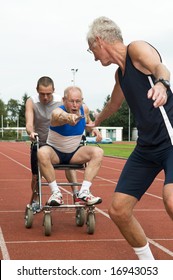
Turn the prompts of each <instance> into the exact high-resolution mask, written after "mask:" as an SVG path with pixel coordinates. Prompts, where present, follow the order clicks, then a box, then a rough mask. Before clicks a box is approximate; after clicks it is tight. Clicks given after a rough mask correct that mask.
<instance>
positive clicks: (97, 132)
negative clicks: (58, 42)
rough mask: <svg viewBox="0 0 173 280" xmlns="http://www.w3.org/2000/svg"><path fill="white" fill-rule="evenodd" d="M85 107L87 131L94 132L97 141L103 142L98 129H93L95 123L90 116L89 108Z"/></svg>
mask: <svg viewBox="0 0 173 280" xmlns="http://www.w3.org/2000/svg"><path fill="white" fill-rule="evenodd" d="M83 106H84V112H85V120H86V130H87V131H88V132H92V135H93V136H96V141H97V142H100V141H101V140H102V135H101V133H100V131H99V130H98V129H97V128H96V127H93V122H92V120H91V118H90V115H89V108H88V107H87V106H86V105H85V104H84V105H83ZM90 125H91V126H90Z"/></svg>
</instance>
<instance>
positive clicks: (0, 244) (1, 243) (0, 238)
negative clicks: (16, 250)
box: [0, 227, 10, 260]
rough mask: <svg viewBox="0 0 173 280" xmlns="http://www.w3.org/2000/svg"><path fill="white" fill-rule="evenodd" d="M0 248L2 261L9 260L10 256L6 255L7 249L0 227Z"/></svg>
mask: <svg viewBox="0 0 173 280" xmlns="http://www.w3.org/2000/svg"><path fill="white" fill-rule="evenodd" d="M0 248H1V252H2V257H3V260H10V255H9V253H8V249H7V246H6V243H5V240H4V236H3V233H2V229H1V227H0Z"/></svg>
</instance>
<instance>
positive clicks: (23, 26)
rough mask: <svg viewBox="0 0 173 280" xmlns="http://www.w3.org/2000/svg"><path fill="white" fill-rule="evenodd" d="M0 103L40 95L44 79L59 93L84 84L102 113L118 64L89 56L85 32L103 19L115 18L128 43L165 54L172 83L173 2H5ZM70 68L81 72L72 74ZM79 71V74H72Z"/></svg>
mask: <svg viewBox="0 0 173 280" xmlns="http://www.w3.org/2000/svg"><path fill="white" fill-rule="evenodd" d="M0 3H1V9H0V36H1V37H0V41H1V43H0V99H2V100H3V101H4V102H5V103H7V102H8V100H10V99H11V98H13V99H17V100H19V101H21V100H22V96H23V95H24V94H25V93H27V94H28V96H30V95H33V94H35V93H36V89H35V88H36V83H37V80H38V79H39V78H40V77H41V76H44V75H46V76H50V77H51V78H52V79H53V80H54V83H55V92H56V93H58V94H61V95H63V92H64V89H65V88H66V87H67V86H70V85H73V78H74V77H75V81H74V82H75V85H77V86H79V87H80V88H81V89H82V91H83V95H84V101H85V103H86V104H87V105H88V107H89V109H90V110H96V109H102V108H103V104H104V102H105V100H106V97H107V96H108V94H111V92H112V89H113V86H114V83H115V81H114V74H115V71H116V69H117V66H116V65H115V64H112V65H110V66H107V67H103V66H102V65H101V63H100V62H99V61H97V62H96V61H95V60H94V57H93V55H92V54H90V53H89V52H87V48H88V44H87V41H86V34H87V32H88V28H89V25H90V24H91V23H92V21H93V20H94V19H95V18H97V17H100V16H106V17H109V18H111V19H112V20H114V21H115V22H116V23H117V24H118V25H119V27H120V28H121V30H122V34H123V39H124V43H125V44H126V45H127V44H129V43H130V42H131V41H133V40H145V41H148V42H149V43H151V44H152V45H154V47H156V48H157V49H158V51H159V52H160V54H161V56H162V58H163V62H164V64H166V66H167V68H168V69H169V70H170V71H171V84H173V78H172V77H173V20H172V16H173V12H172V0H164V1H162V0H152V1H151V0H143V1H141V0H121V1H120V0H107V1H105V0H87V1H85V0H49V1H48V0H0ZM71 69H78V70H77V72H76V71H74V72H73V71H72V70H71ZM73 73H74V75H73Z"/></svg>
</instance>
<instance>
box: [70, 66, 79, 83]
mask: <svg viewBox="0 0 173 280" xmlns="http://www.w3.org/2000/svg"><path fill="white" fill-rule="evenodd" d="M71 71H72V74H73V80H72V82H73V86H75V75H76V72H77V71H78V69H74V68H72V69H71Z"/></svg>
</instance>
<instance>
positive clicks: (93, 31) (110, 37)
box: [87, 17, 123, 44]
mask: <svg viewBox="0 0 173 280" xmlns="http://www.w3.org/2000/svg"><path fill="white" fill-rule="evenodd" d="M96 37H100V38H101V39H103V40H105V41H107V42H108V43H113V42H114V41H115V40H120V41H121V42H123V37H122V33H121V30H120V28H119V26H118V25H117V24H116V23H115V22H114V21H112V20H111V19H109V18H107V17H99V18H96V19H95V20H94V21H93V23H92V24H91V25H90V26H89V31H88V34H87V41H88V43H90V44H93V43H94V41H95V39H96Z"/></svg>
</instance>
